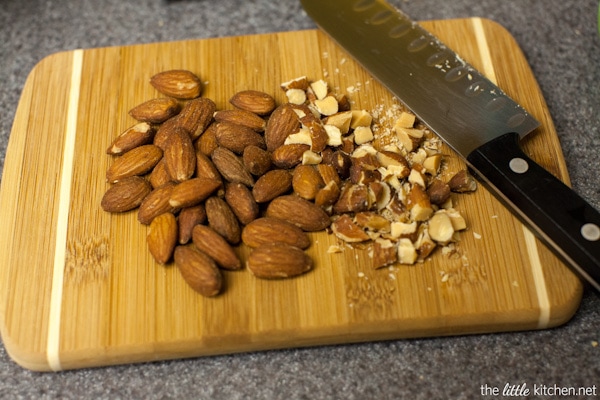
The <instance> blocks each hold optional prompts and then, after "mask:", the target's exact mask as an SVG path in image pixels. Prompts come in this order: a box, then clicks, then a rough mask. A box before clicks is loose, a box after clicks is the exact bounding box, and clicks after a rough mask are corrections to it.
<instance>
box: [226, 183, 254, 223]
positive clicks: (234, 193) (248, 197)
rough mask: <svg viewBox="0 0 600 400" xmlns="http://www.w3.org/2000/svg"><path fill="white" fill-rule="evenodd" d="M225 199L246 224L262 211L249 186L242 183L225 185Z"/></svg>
mask: <svg viewBox="0 0 600 400" xmlns="http://www.w3.org/2000/svg"><path fill="white" fill-rule="evenodd" d="M225 201H226V202H227V204H229V206H230V207H231V210H232V211H233V213H234V214H235V216H236V217H237V218H238V220H239V221H240V222H241V223H242V224H244V225H246V224H249V223H250V222H252V221H254V220H255V219H256V217H257V216H258V213H259V211H260V210H259V207H258V204H257V203H256V200H255V199H254V196H253V195H252V192H251V191H250V189H248V186H246V185H244V184H241V183H228V184H227V185H226V186H225Z"/></svg>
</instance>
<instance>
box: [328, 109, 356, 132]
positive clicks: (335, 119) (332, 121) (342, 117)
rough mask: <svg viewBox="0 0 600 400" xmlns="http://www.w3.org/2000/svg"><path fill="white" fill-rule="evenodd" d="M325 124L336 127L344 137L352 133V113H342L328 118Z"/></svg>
mask: <svg viewBox="0 0 600 400" xmlns="http://www.w3.org/2000/svg"><path fill="white" fill-rule="evenodd" d="M323 122H324V123H325V124H327V125H332V126H335V127H336V128H338V129H339V130H340V133H341V134H342V135H346V134H348V132H350V122H352V111H342V112H338V113H336V114H333V115H330V116H328V117H327V118H326V119H324V120H323Z"/></svg>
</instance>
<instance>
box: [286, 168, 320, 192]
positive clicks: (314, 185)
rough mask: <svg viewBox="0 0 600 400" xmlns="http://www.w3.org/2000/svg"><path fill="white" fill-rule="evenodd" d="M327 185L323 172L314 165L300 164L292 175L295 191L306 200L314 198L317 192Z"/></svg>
mask: <svg viewBox="0 0 600 400" xmlns="http://www.w3.org/2000/svg"><path fill="white" fill-rule="evenodd" d="M324 186H325V182H323V178H321V174H319V172H318V171H317V169H316V168H315V167H314V166H312V165H298V166H297V167H296V168H295V169H294V173H293V176H292V187H293V188H294V192H295V193H296V194H297V195H298V196H300V197H302V198H303V199H306V200H314V199H315V197H316V196H317V193H318V192H319V190H321V188H323V187H324Z"/></svg>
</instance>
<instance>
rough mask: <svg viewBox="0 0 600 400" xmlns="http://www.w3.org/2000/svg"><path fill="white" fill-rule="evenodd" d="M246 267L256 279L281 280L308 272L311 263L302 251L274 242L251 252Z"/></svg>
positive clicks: (311, 265)
mask: <svg viewBox="0 0 600 400" xmlns="http://www.w3.org/2000/svg"><path fill="white" fill-rule="evenodd" d="M246 266H247V267H248V269H249V270H250V272H252V273H253V274H254V276H256V277H257V278H261V279H281V278H291V277H294V276H298V275H301V274H303V273H305V272H307V271H310V270H311V269H312V267H313V261H312V259H311V258H310V257H309V256H308V254H306V253H305V252H304V251H303V250H302V249H299V248H298V247H294V246H291V245H289V244H287V243H281V242H276V243H269V244H264V245H261V246H259V247H257V248H255V249H254V250H252V252H251V253H250V255H249V256H248V260H247V261H246Z"/></svg>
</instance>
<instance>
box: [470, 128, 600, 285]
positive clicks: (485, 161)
mask: <svg viewBox="0 0 600 400" xmlns="http://www.w3.org/2000/svg"><path fill="white" fill-rule="evenodd" d="M467 161H468V162H469V164H470V167H471V168H472V169H473V172H474V173H475V174H476V175H478V178H479V179H480V180H481V181H482V182H483V183H484V184H485V185H486V186H488V187H489V188H490V189H491V190H492V192H493V193H494V194H495V195H496V196H497V197H498V198H499V199H500V200H501V201H502V202H503V203H504V204H506V205H507V206H509V207H510V208H511V209H512V211H513V212H514V213H515V214H516V215H517V216H518V217H519V218H520V219H521V221H523V222H524V223H526V225H528V226H529V227H530V229H531V230H532V232H533V233H534V234H535V235H536V236H537V237H539V238H540V239H542V240H543V241H544V242H545V243H546V244H547V245H548V246H549V247H550V248H551V249H552V250H554V251H555V253H556V254H558V255H559V256H560V258H562V259H563V261H565V262H566V263H567V264H568V265H570V266H571V267H573V268H574V269H575V270H576V272H578V273H579V274H580V276H581V277H583V278H584V279H586V280H587V281H589V282H590V283H591V284H592V285H593V286H594V287H595V288H596V289H597V290H600V213H599V212H598V211H597V210H596V209H595V208H594V207H592V206H591V205H590V204H588V203H587V202H586V201H585V200H584V199H582V198H581V197H580V196H579V195H577V194H576V193H575V192H574V191H573V190H572V189H571V188H570V187H568V186H567V185H565V184H564V183H563V182H561V181H560V180H559V179H557V178H556V177H554V175H552V174H551V173H550V172H548V171H546V170H545V169H544V168H542V167H540V166H539V165H538V164H536V163H535V162H533V161H532V160H531V159H530V158H529V157H527V155H526V154H525V153H524V152H523V151H522V150H521V148H520V146H519V135H518V134H516V133H508V134H506V135H503V136H500V137H498V138H496V139H494V140H492V141H490V142H488V143H486V144H484V145H483V146H481V147H479V148H478V149H476V150H475V151H473V152H472V153H471V154H469V156H468V157H467ZM595 178H596V179H597V177H595Z"/></svg>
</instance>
